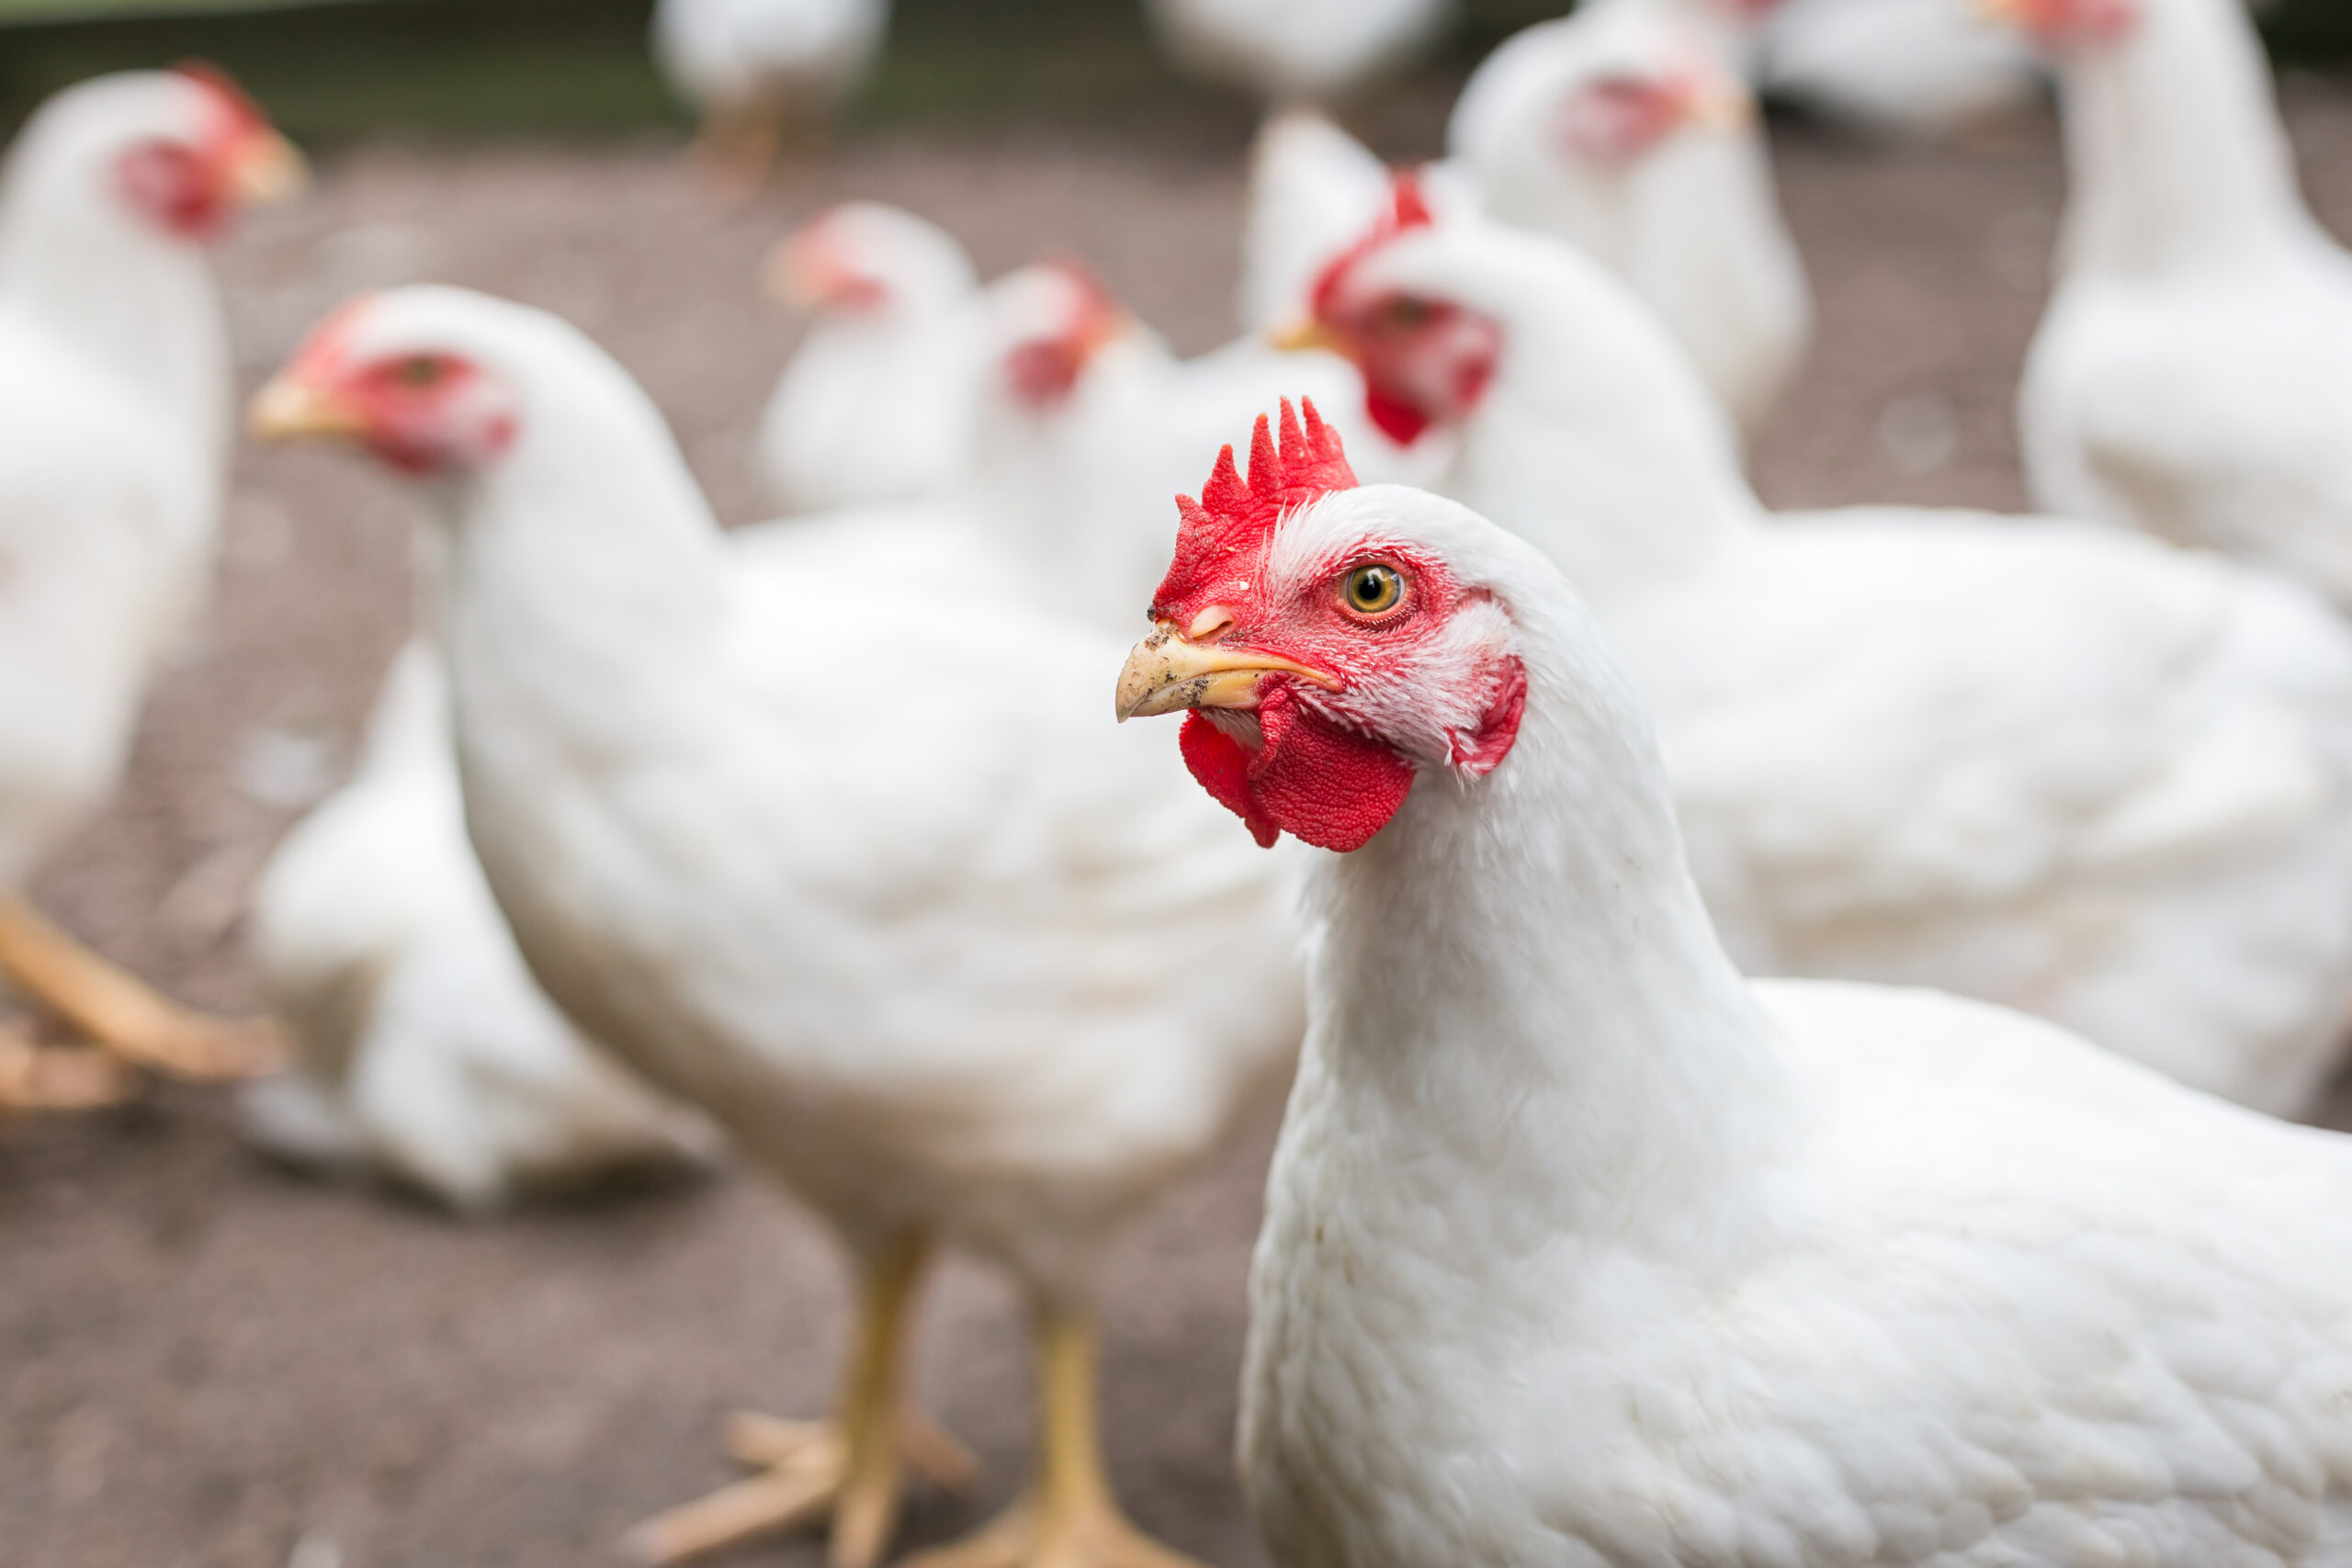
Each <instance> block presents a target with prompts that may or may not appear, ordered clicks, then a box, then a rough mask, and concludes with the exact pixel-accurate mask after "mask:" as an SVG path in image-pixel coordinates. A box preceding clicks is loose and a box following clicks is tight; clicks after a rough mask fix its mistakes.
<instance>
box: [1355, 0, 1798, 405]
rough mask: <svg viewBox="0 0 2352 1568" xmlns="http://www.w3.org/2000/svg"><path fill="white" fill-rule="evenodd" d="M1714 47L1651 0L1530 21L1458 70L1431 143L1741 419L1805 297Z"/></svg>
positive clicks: (1790, 349)
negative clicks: (1667, 347)
mask: <svg viewBox="0 0 2352 1568" xmlns="http://www.w3.org/2000/svg"><path fill="white" fill-rule="evenodd" d="M1729 49H1730V46H1729V42H1728V40H1727V39H1725V38H1724V36H1722V33H1721V29H1719V28H1713V27H1709V26H1705V25H1702V24H1701V23H1699V22H1697V21H1695V20H1694V19H1692V18H1691V17H1688V16H1685V15H1682V14H1680V13H1679V11H1678V10H1677V9H1676V8H1675V7H1673V6H1663V5H1657V4H1653V3H1651V0H1610V3H1608V4H1602V5H1597V6H1585V7H1583V8H1581V9H1579V10H1578V11H1577V13H1576V15H1574V16H1572V17H1563V18H1562V19H1560V20H1558V21H1552V22H1539V23H1537V24H1536V25H1535V26H1533V27H1532V28H1527V29H1526V30H1524V31H1523V32H1521V33H1519V34H1517V35H1515V36H1514V37H1513V38H1511V39H1510V41H1509V42H1507V43H1505V44H1504V45H1503V46H1502V47H1501V48H1500V49H1498V50H1497V51H1495V52H1494V53H1493V54H1491V55H1489V56H1487V60H1486V62H1485V63H1484V64H1482V65H1480V66H1479V67H1478V69H1477V71H1476V73H1473V75H1472V76H1471V78H1470V81H1469V84H1468V85H1466V86H1464V88H1463V90H1462V97H1461V99H1460V101H1459V102H1457V103H1456V104H1455V105H1454V109H1453V120H1452V121H1451V123H1450V124H1449V125H1448V127H1447V130H1446V146H1447V150H1448V152H1450V153H1451V154H1452V157H1453V164H1455V165H1456V166H1457V168H1458V170H1459V172H1460V173H1461V174H1462V175H1464V177H1466V179H1467V181H1468V183H1469V184H1470V186H1472V187H1473V188H1474V189H1475V190H1476V193H1477V197H1478V200H1479V203H1480V205H1481V207H1482V208H1483V209H1484V210H1485V211H1486V212H1487V215H1488V216H1489V217H1492V218H1496V219H1498V220H1501V221H1503V222H1506V223H1510V224H1516V225H1518V226H1520V227H1521V228H1527V229H1533V230H1535V231H1539V232H1541V233H1546V234H1551V235H1555V236H1556V237H1557V238H1559V239H1563V240H1566V241H1567V242H1568V243H1571V244H1573V245H1576V246H1577V247H1578V248H1579V249H1582V250H1584V251H1585V252H1587V253H1588V254H1590V255H1592V256H1594V257H1595V258H1597V259H1598V260H1599V261H1600V263H1601V264H1602V265H1604V266H1607V267H1608V268H1609V269H1610V270H1611V272H1613V273H1615V274H1616V275H1617V276H1620V277H1622V278H1623V279H1624V280H1625V281H1626V282H1627V283H1628V284H1630V285H1631V286H1632V287H1633V289H1634V293H1636V294H1638V295H1640V296H1641V297H1642V298H1643V299H1645V300H1646V301H1647V302H1648V303H1649V306H1650V308H1651V309H1652V310H1656V311H1657V314H1658V319H1659V320H1660V321H1664V322H1665V323H1666V327H1667V330H1668V332H1670V333H1673V334H1674V337H1675V340H1676V341H1677V342H1678V343H1679V344H1681V345H1682V347H1683V349H1684V351H1685V352H1687V353H1688V354H1689V355H1691V363H1692V364H1694V365H1695V366H1697V367H1698V369H1699V373H1700V375H1701V376H1702V378H1705V380H1706V382H1707V384H1708V385H1709V386H1710V387H1712V388H1713V389H1714V392H1715V395H1716V396H1717V397H1719V398H1721V399H1722V400H1723V402H1724V407H1726V408H1728V409H1729V410H1730V411H1731V413H1732V417H1733V418H1734V419H1735V420H1736V421H1737V422H1738V423H1740V425H1741V426H1742V427H1743V428H1746V429H1749V430H1752V429H1754V428H1755V427H1756V426H1757V425H1758V423H1760V422H1761V421H1762V420H1763V418H1764V416H1765V415H1766V414H1767V413H1769V412H1770V411H1771V408H1772V405H1773V403H1774V401H1775V400H1777V399H1778V397H1779V395H1780V393H1781V389H1782V388H1783V387H1785V386H1786V385H1787V384H1788V381H1789V378H1790V377H1791V376H1792V375H1793V374H1794V372H1795V370H1796V367H1797V363H1798V361H1799V360H1800V359H1802V358H1803V357H1804V348H1805V342H1806V339H1807V338H1808V337H1809V336H1810V335H1811V333H1812V328H1813V299H1812V295H1811V292H1810V290H1809V289H1808V288H1807V287H1806V284H1805V276H1804V261H1803V260H1802V259H1801V258H1800V257H1799V256H1798V254H1797V248H1796V242H1795V241H1794V240H1793V239H1792V238H1791V237H1790V235H1789V229H1788V225H1787V223H1785V222H1784V221H1783V220H1781V208H1780V202H1779V199H1778V197H1776V196H1775V194H1774V190H1773V185H1772V164H1771V159H1770V154H1769V152H1767V150H1766V148H1765V145H1764V138H1763V135H1762V132H1761V131H1760V130H1758V127H1757V124H1756V116H1755V107H1754V105H1753V104H1752V103H1751V102H1750V100H1749V98H1748V96H1747V88H1746V87H1745V86H1744V85H1742V83H1741V82H1740V80H1739V75H1738V68H1737V64H1736V62H1735V61H1734V60H1732V59H1731V58H1730V55H1729ZM1359 232H1361V229H1359Z"/></svg>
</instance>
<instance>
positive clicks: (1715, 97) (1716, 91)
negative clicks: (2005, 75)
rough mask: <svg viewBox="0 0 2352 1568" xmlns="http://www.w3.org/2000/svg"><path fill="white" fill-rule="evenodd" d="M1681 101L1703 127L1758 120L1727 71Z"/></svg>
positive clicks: (1704, 78) (1692, 88)
mask: <svg viewBox="0 0 2352 1568" xmlns="http://www.w3.org/2000/svg"><path fill="white" fill-rule="evenodd" d="M1996 3H1997V0H1996ZM1682 101H1683V111H1682V112H1683V117H1684V118H1686V119H1687V120H1688V121H1689V122H1690V123H1691V124H1692V125H1694V126H1697V127H1698V128H1699V129H1700V130H1713V131H1722V132H1725V133H1733V132H1737V131H1742V130H1747V128H1748V127H1749V126H1751V125H1754V124H1755V123H1756V98H1755V96H1754V95H1752V94H1750V93H1749V92H1748V90H1747V84H1746V83H1744V82H1741V81H1739V80H1738V79H1737V78H1736V77H1734V76H1732V75H1730V74H1729V73H1725V72H1721V71H1708V72H1704V73H1701V74H1699V75H1698V76H1696V77H1695V78H1693V80H1692V81H1691V84H1690V85H1689V86H1688V87H1687V88H1686V89H1685V90H1684V93H1683V100H1682Z"/></svg>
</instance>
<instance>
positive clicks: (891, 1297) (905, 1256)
mask: <svg viewBox="0 0 2352 1568" xmlns="http://www.w3.org/2000/svg"><path fill="white" fill-rule="evenodd" d="M930 1252H931V1244H930V1240H929V1238H928V1237H926V1236H922V1235H915V1236H910V1237H907V1238H905V1239H902V1240H901V1241H900V1242H899V1243H898V1244H897V1245H896V1246H894V1247H891V1248H889V1249H888V1251H886V1252H885V1253H883V1254H882V1255H881V1256H880V1257H878V1258H873V1259H869V1260H866V1261H865V1262H864V1263H863V1265H862V1266H861V1269H860V1278H859V1290H858V1314H857V1327H856V1331H855V1338H854V1342H853V1344H852V1345H851V1347H850V1364H849V1375H848V1377H847V1378H846V1379H845V1380H844V1382H843V1384H842V1397H841V1405H840V1409H839V1411H838V1412H837V1414H836V1415H835V1416H834V1417H833V1418H832V1419H831V1420H830V1421H821V1422H816V1421H806V1422H803V1421H778V1420H775V1419H774V1418H772V1417H769V1416H753V1415H749V1414H740V1415H738V1416H735V1417H734V1418H733V1419H732V1420H731V1421H730V1422H729V1426H728V1433H727V1446H728V1450H729V1452H730V1453H731V1454H733V1455H734V1457H735V1458H737V1459H738V1460H741V1461H744V1462H746V1463H750V1464H756V1465H761V1466H763V1467H765V1468H764V1472H763V1473H762V1474H759V1475H755V1476H752V1478H751V1479H750V1480H748V1481H739V1482H737V1483H735V1484H733V1485H732V1486H723V1487H721V1488H719V1489H718V1491H716V1492H713V1493H711V1494H710V1495H708V1496H707V1497H702V1498H698V1499H696V1500H695V1501H694V1502H692V1503H687V1504H684V1505H683V1506H679V1507H675V1508H672V1509H670V1510H669V1511H668V1512H666V1513H662V1514H658V1515H656V1516H654V1517H652V1518H650V1519H648V1520H647V1521H646V1522H645V1523H643V1524H642V1525H639V1527H638V1528H637V1529H635V1530H634V1531H632V1532H631V1534H630V1536H629V1546H630V1549H631V1550H632V1551H634V1552H635V1553H636V1554H637V1556H638V1557H639V1560H640V1561H642V1562H648V1563H672V1562H684V1560H685V1559H687V1558H690V1557H699V1556H702V1555H704V1554H705V1553H707V1552H711V1551H718V1550H719V1549H720V1548H722V1547H728V1546H733V1545H736V1544H737V1543H739V1542H741V1541H744V1540H750V1539H752V1537H754V1536H762V1535H770V1534H774V1533H775V1532H777V1531H781V1530H786V1529H792V1528H793V1527H795V1526H796V1525H800V1524H804V1523H807V1522H808V1521H809V1520H812V1519H815V1518H818V1517H820V1516H822V1515H823V1514H825V1513H826V1512H827V1511H828V1510H830V1511H831V1514H832V1519H833V1534H832V1550H831V1557H832V1562H833V1564H834V1568H872V1565H873V1564H874V1563H876V1562H879V1561H880V1560H881V1557H882V1552H883V1549H884V1548H885V1547H887V1546H888V1544H889V1540H890V1531H891V1529H892V1528H893V1527H895V1526H896V1525H897V1523H898V1518H899V1493H900V1490H901V1487H902V1484H903V1482H902V1475H901V1460H902V1459H903V1460H904V1461H905V1462H907V1463H910V1464H912V1465H913V1466H914V1468H915V1469H916V1470H917V1471H918V1472H922V1474H923V1475H925V1476H927V1477H929V1478H930V1479H931V1480H932V1481H933V1482H935V1483H938V1484H939V1485H941V1486H943V1487H944V1488H946V1489H947V1490H948V1491H951V1492H962V1491H966V1490H967V1489H969V1487H970V1486H971V1484H972V1482H973V1480H974V1478H975V1476H976V1475H977V1473H978V1462H977V1461H975V1460H974V1459H973V1458H972V1455H971V1453H970V1451H969V1450H967V1449H966V1448H965V1447H964V1445H963V1444H961V1443H959V1442H957V1441H956V1439H955V1438H952V1437H950V1436H949V1435H948V1434H947V1433H946V1432H945V1431H944V1430H943V1429H942V1428H941V1427H939V1426H938V1425H937V1424H936V1423H934V1422H933V1421H932V1420H931V1419H930V1418H929V1417H927V1416H922V1415H920V1414H918V1413H917V1412H915V1411H913V1410H912V1409H910V1408H909V1407H907V1406H906V1405H905V1404H902V1403H901V1399H900V1392H899V1383H900V1382H901V1378H900V1372H901V1369H902V1366H903V1363H904V1360H905V1347H906V1323H907V1309H908V1307H909V1306H910V1304H911V1303H912V1301H913V1297H914V1292H915V1286H916V1284H917V1282H918V1281H919V1280H920V1279H921V1277H922V1267H923V1264H924V1262H925V1260H926V1259H927V1258H929V1256H930Z"/></svg>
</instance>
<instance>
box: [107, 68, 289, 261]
mask: <svg viewBox="0 0 2352 1568" xmlns="http://www.w3.org/2000/svg"><path fill="white" fill-rule="evenodd" d="M180 74H182V75H184V76H186V77H187V78H188V79H189V80H190V81H193V82H195V83H197V84H198V85H199V86H201V87H202V88H203V89H204V101H205V109H204V115H203V128H202V130H200V131H199V133H198V137H197V140H196V141H194V142H192V143H191V142H184V141H174V140H172V139H170V138H166V137H156V138H153V139H152V140H149V141H141V142H140V143H138V144H137V145H135V146H132V147H129V148H126V149H124V150H123V151H122V152H120V153H119V154H117V156H116V158H115V163H114V181H115V189H116V190H117V192H118V193H119V194H120V196H121V197H122V199H123V200H124V201H125V202H127V203H128V204H129V205H130V208H131V209H132V210H133V211H135V212H137V213H139V214H140V215H141V216H142V217H144V218H145V219H146V220H148V221H149V222H151V223H153V224H154V225H155V226H156V227H157V228H158V229H160V230H162V231H164V233H166V234H169V235H171V236H172V237H173V238H175V239H177V240H182V241H186V242H187V243H191V244H207V243H211V242H212V241H214V240H217V239H219V238H220V237H221V236H222V235H223V234H225V233H226V232H227V231H228V230H229V226H230V224H231V223H232V221H233V220H235V218H236V215H237V206H238V203H237V197H236V175H237V170H238V168H239V167H240V165H241V164H243V162H244V160H245V159H246V158H248V157H250V156H252V155H253V152H254V148H255V147H256V145H258V144H259V143H261V142H263V141H267V140H269V139H270V138H272V137H273V136H274V134H275V133H274V132H273V131H272V130H271V128H270V123H269V119H268V118H267V117H266V116H265V115H264V114H263V113H262V112H261V110H260V109H258V108H256V107H254V103H253V100H252V99H250V98H248V97H246V96H244V94H243V93H242V92H240V91H238V89H237V87H236V85H235V84H233V83H232V82H231V81H230V80H229V79H228V78H227V77H226V76H224V75H222V74H221V73H220V72H218V71H215V70H213V69H212V68H211V67H209V66H203V65H187V66H182V67H180Z"/></svg>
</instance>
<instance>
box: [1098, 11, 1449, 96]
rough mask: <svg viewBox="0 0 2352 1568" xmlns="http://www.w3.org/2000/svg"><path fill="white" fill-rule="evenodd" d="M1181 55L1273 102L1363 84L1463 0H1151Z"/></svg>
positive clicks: (1397, 63) (1170, 45) (1442, 29)
mask: <svg viewBox="0 0 2352 1568" xmlns="http://www.w3.org/2000/svg"><path fill="white" fill-rule="evenodd" d="M1145 9H1146V11H1147V12H1148V15H1149V16H1150V17H1151V22H1152V27H1153V28H1154V30H1155V31H1156V32H1157V33H1158V35H1159V40H1160V43H1161V44H1162V45H1163V46H1164V47H1165V48H1166V49H1167V51H1168V52H1169V53H1170V56H1172V57H1173V58H1174V59H1175V60H1176V61H1177V62H1178V63H1180V64H1182V65H1183V66H1184V67H1186V68H1187V69H1188V70H1192V71H1194V72H1197V73H1200V74H1202V75H1204V76H1206V77H1208V78H1210V79H1212V80H1214V81H1217V82H1222V83H1224V84H1226V85H1228V86H1234V87H1239V88H1241V89H1243V90H1244V91H1246V92H1250V93H1253V94H1255V95H1257V96H1259V97H1261V98H1262V99H1264V100H1265V101H1266V102H1267V103H1269V104H1271V105H1272V106H1274V107H1276V108H1285V107H1296V106H1300V105H1305V104H1329V103H1333V102H1335V101H1338V100H1340V99H1343V98H1346V97H1348V96H1351V95H1352V94H1355V93H1359V92H1362V91H1363V89H1364V88H1365V87H1367V86H1369V85H1372V84H1373V83H1374V82H1375V81H1377V80H1379V79H1380V78H1381V77H1383V76H1385V75H1387V74H1389V73H1393V72H1396V71H1397V70H1400V69H1402V68H1403V67H1405V66H1407V65H1408V64H1410V63H1411V62H1413V61H1414V60H1415V59H1416V58H1418V57H1419V55H1421V54H1422V53H1424V52H1425V51H1428V50H1429V49H1430V47H1431V46H1433V45H1435V44H1436V43H1437V42H1438V41H1439V40H1441V39H1443V38H1444V36H1445V35H1446V33H1447V32H1448V31H1450V30H1451V29H1452V28H1453V26H1454V25H1455V23H1456V21H1457V20H1458V18H1459V17H1460V15H1461V0H1145Z"/></svg>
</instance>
